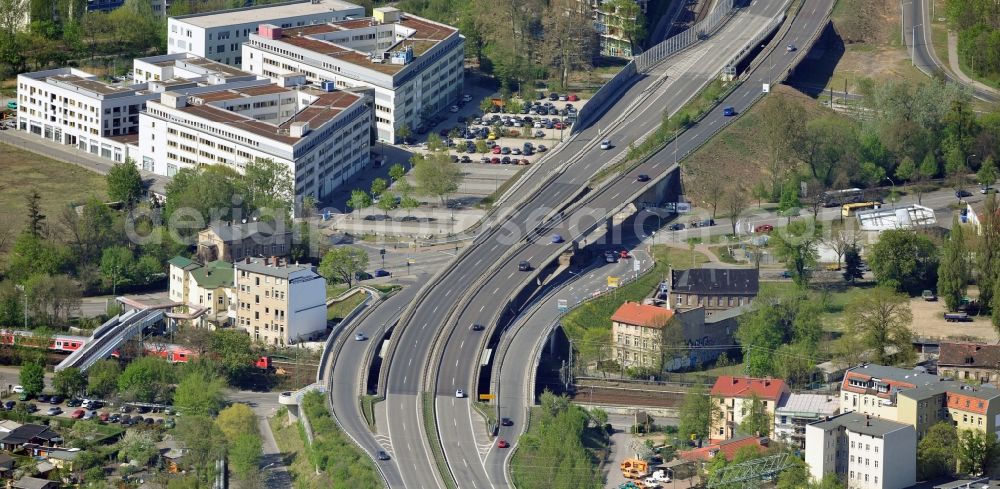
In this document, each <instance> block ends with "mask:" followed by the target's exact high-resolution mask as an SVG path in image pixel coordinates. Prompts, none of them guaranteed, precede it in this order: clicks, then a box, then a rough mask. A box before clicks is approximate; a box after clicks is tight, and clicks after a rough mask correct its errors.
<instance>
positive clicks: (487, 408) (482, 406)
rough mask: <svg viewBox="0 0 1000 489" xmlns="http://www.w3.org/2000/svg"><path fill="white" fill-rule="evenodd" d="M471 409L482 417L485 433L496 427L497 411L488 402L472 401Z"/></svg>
mask: <svg viewBox="0 0 1000 489" xmlns="http://www.w3.org/2000/svg"><path fill="white" fill-rule="evenodd" d="M472 407H473V408H475V409H476V411H478V412H479V414H481V415H482V416H483V418H484V419H485V422H486V431H489V430H490V427H492V426H494V425H496V423H497V421H498V420H497V410H496V408H495V407H494V406H493V405H492V404H490V403H488V402H479V401H473V402H472Z"/></svg>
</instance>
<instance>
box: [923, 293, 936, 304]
mask: <svg viewBox="0 0 1000 489" xmlns="http://www.w3.org/2000/svg"><path fill="white" fill-rule="evenodd" d="M920 297H922V298H923V299H924V300H925V301H927V302H934V301H937V294H935V293H934V291H933V290H925V291H924V292H923V293H922V294H920Z"/></svg>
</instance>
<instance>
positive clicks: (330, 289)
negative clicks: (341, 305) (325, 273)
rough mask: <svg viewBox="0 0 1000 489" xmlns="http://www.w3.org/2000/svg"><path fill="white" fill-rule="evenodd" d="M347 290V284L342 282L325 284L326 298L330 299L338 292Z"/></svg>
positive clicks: (341, 292) (338, 293)
mask: <svg viewBox="0 0 1000 489" xmlns="http://www.w3.org/2000/svg"><path fill="white" fill-rule="evenodd" d="M344 292H347V286H346V285H344V284H329V283H328V284H326V298H327V299H332V298H334V297H337V296H338V295H340V294H343V293H344Z"/></svg>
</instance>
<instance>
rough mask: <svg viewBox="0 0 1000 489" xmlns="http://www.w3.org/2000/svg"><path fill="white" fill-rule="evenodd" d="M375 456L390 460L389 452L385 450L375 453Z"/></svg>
mask: <svg viewBox="0 0 1000 489" xmlns="http://www.w3.org/2000/svg"><path fill="white" fill-rule="evenodd" d="M375 458H377V459H379V460H389V454H388V453H385V450H379V451H378V453H377V454H375Z"/></svg>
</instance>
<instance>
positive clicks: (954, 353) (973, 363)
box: [938, 342, 1000, 385]
mask: <svg viewBox="0 0 1000 489" xmlns="http://www.w3.org/2000/svg"><path fill="white" fill-rule="evenodd" d="M939 352H940V354H939V355H938V375H940V376H942V377H946V378H951V379H956V380H967V381H973V382H980V383H984V384H985V383H990V384H994V385H996V384H997V382H1000V345H985V344H982V343H948V342H942V343H941V345H940V348H939Z"/></svg>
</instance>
